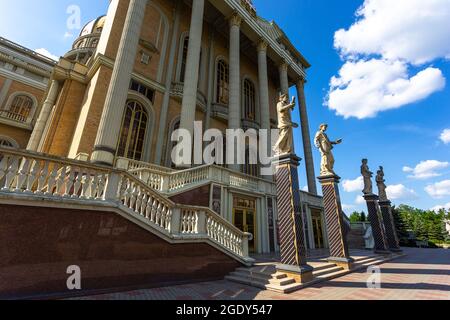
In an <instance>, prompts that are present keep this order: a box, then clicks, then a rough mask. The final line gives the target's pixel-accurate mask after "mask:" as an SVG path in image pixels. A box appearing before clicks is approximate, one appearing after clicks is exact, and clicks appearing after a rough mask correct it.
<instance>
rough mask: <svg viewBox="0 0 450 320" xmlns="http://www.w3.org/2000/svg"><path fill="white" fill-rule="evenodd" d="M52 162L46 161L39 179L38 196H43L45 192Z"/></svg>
mask: <svg viewBox="0 0 450 320" xmlns="http://www.w3.org/2000/svg"><path fill="white" fill-rule="evenodd" d="M49 166H50V162H49V161H45V165H44V168H43V169H42V171H41V173H40V175H39V179H38V188H37V190H36V192H35V193H36V194H43V192H42V190H44V187H45V182H46V181H47V176H48V170H49Z"/></svg>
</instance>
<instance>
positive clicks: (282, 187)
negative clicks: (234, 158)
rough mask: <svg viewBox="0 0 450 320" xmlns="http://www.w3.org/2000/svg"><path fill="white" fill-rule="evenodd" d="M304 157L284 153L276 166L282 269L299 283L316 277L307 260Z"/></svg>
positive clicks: (279, 269) (274, 163)
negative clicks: (301, 165)
mask: <svg viewBox="0 0 450 320" xmlns="http://www.w3.org/2000/svg"><path fill="white" fill-rule="evenodd" d="M300 161H301V159H300V158H299V157H297V156H296V155H294V154H288V155H283V156H280V158H279V159H277V160H275V161H274V162H273V165H274V166H275V169H276V184H277V208H278V220H279V237H280V253H281V265H279V266H278V267H277V269H278V271H279V272H282V273H285V274H287V275H288V276H290V277H292V278H294V279H295V280H296V282H298V283H305V282H309V281H311V280H312V279H313V274H312V271H313V268H312V267H311V266H309V265H308V264H307V262H306V250H307V249H306V245H305V237H304V232H303V219H302V216H301V207H300V193H299V192H300V191H299V190H300V188H299V181H298V171H297V167H298V165H299V163H300Z"/></svg>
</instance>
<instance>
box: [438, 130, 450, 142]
mask: <svg viewBox="0 0 450 320" xmlns="http://www.w3.org/2000/svg"><path fill="white" fill-rule="evenodd" d="M440 138H441V141H442V142H443V143H445V144H449V143H450V129H445V130H444V131H442V133H441V136H440Z"/></svg>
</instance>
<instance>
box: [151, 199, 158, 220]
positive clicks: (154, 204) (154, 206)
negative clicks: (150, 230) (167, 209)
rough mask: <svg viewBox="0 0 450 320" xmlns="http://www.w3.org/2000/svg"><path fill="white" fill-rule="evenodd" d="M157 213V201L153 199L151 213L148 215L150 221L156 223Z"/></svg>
mask: <svg viewBox="0 0 450 320" xmlns="http://www.w3.org/2000/svg"><path fill="white" fill-rule="evenodd" d="M157 211H158V200H156V199H154V201H153V205H152V213H151V215H150V221H151V222H153V223H156V212H157Z"/></svg>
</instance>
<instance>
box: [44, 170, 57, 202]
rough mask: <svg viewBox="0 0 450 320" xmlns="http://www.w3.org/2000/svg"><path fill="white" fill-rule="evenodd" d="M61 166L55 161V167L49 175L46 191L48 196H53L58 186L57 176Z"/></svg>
mask: <svg viewBox="0 0 450 320" xmlns="http://www.w3.org/2000/svg"><path fill="white" fill-rule="evenodd" d="M58 170H59V166H58V164H57V163H53V169H52V171H51V173H50V176H49V177H48V182H47V191H46V192H45V193H44V194H45V195H46V196H51V195H53V193H54V190H55V188H56V177H57V176H58Z"/></svg>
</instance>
